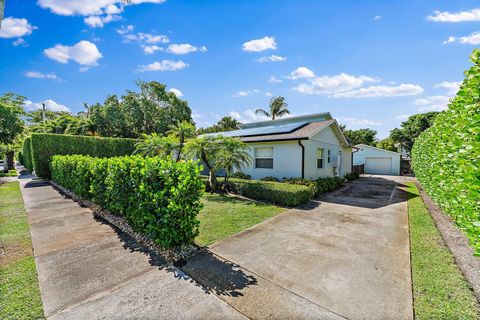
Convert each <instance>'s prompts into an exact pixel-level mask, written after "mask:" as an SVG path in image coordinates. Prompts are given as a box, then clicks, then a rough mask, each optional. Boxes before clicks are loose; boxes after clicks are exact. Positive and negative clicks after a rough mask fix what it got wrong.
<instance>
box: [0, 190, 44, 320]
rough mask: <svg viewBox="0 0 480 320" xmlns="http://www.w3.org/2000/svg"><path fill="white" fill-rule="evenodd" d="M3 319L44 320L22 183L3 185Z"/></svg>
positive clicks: (0, 304)
mask: <svg viewBox="0 0 480 320" xmlns="http://www.w3.org/2000/svg"><path fill="white" fill-rule="evenodd" d="M0 319H43V309H42V301H41V298H40V291H39V289H38V279H37V272H36V269H35V261H34V259H33V257H32V244H31V240H30V232H29V228H28V222H27V216H26V212H25V207H24V205H23V199H22V195H21V193H20V188H19V185H18V182H9V183H5V184H2V185H0Z"/></svg>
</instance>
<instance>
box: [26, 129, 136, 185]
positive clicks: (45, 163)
mask: <svg viewBox="0 0 480 320" xmlns="http://www.w3.org/2000/svg"><path fill="white" fill-rule="evenodd" d="M27 139H28V138H27ZM137 142H138V140H136V139H123V138H101V137H88V136H72V135H66V134H49V133H34V134H32V136H31V159H32V164H33V166H32V167H33V168H32V169H33V170H35V174H36V175H37V176H39V177H42V178H46V179H49V178H50V166H49V163H50V160H51V157H52V156H53V155H71V154H81V155H88V156H92V157H106V158H109V157H118V156H125V155H131V154H132V153H133V151H134V150H135V144H136V143H137ZM27 149H28V145H27ZM27 164H28V163H27ZM27 168H28V167H27ZM29 170H31V169H30V168H29Z"/></svg>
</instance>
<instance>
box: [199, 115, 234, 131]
mask: <svg viewBox="0 0 480 320" xmlns="http://www.w3.org/2000/svg"><path fill="white" fill-rule="evenodd" d="M238 129H240V122H239V121H238V120H236V119H233V118H232V117H230V116H227V117H223V118H222V119H220V120H219V121H218V122H217V123H216V124H214V125H213V126H211V127H208V128H200V129H198V133H199V134H203V133H213V132H225V131H232V130H238Z"/></svg>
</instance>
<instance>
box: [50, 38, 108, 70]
mask: <svg viewBox="0 0 480 320" xmlns="http://www.w3.org/2000/svg"><path fill="white" fill-rule="evenodd" d="M43 52H44V53H45V55H46V56H47V57H48V58H50V59H52V60H55V61H57V62H60V63H68V62H69V60H73V61H75V62H76V63H78V64H80V65H83V66H96V65H97V64H98V63H97V61H98V60H99V59H101V58H102V54H101V53H100V51H98V49H97V46H96V45H95V44H94V43H92V42H90V41H85V40H83V41H80V42H78V43H77V44H75V45H73V46H64V45H61V44H57V45H56V46H55V47H53V48H49V49H45V50H44V51H43Z"/></svg>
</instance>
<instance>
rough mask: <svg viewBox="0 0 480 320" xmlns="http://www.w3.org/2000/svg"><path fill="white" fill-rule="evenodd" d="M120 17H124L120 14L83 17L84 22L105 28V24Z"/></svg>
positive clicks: (91, 25)
mask: <svg viewBox="0 0 480 320" xmlns="http://www.w3.org/2000/svg"><path fill="white" fill-rule="evenodd" d="M120 19H122V17H121V16H119V15H115V14H107V15H104V16H88V17H86V18H85V19H83V22H85V24H86V25H88V26H89V27H91V28H103V26H104V25H105V24H107V23H109V22H112V21H118V20H120Z"/></svg>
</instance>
